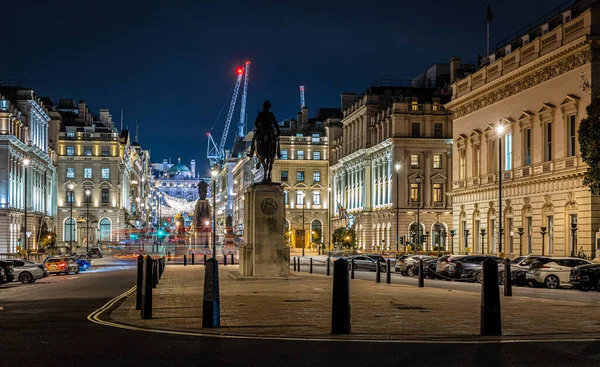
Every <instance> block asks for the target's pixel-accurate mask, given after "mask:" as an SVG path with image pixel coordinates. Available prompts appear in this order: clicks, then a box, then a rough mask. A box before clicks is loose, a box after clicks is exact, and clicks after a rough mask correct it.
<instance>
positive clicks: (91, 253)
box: [88, 247, 102, 258]
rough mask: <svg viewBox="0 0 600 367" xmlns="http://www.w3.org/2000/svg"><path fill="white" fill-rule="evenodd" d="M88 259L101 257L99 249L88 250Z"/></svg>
mask: <svg viewBox="0 0 600 367" xmlns="http://www.w3.org/2000/svg"><path fill="white" fill-rule="evenodd" d="M88 255H89V257H91V258H94V257H102V251H101V250H100V248H99V247H92V248H91V249H90V251H89V252H88Z"/></svg>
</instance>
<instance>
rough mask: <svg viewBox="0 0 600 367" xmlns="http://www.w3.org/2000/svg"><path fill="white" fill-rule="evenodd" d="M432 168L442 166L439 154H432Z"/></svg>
mask: <svg viewBox="0 0 600 367" xmlns="http://www.w3.org/2000/svg"><path fill="white" fill-rule="evenodd" d="M433 168H436V169H439V168H442V155H441V154H434V155H433Z"/></svg>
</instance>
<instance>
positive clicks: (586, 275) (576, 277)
mask: <svg viewBox="0 0 600 367" xmlns="http://www.w3.org/2000/svg"><path fill="white" fill-rule="evenodd" d="M569 283H571V285H572V286H573V288H574V289H579V290H580V291H584V292H585V291H588V290H593V289H595V290H597V291H598V292H600V264H589V265H580V266H576V267H574V268H573V269H571V274H570V276H569Z"/></svg>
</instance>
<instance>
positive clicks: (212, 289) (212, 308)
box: [202, 259, 221, 328]
mask: <svg viewBox="0 0 600 367" xmlns="http://www.w3.org/2000/svg"><path fill="white" fill-rule="evenodd" d="M202 327H203V328H219V327H221V302H220V298H219V262H218V261H217V260H216V259H208V260H207V261H206V264H205V268H204V297H203V300H202Z"/></svg>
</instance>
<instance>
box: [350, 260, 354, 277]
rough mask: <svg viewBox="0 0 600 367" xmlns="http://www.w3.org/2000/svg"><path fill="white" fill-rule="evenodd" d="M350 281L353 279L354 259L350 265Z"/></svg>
mask: <svg viewBox="0 0 600 367" xmlns="http://www.w3.org/2000/svg"><path fill="white" fill-rule="evenodd" d="M350 279H354V259H352V264H351V265H350Z"/></svg>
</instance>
